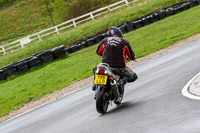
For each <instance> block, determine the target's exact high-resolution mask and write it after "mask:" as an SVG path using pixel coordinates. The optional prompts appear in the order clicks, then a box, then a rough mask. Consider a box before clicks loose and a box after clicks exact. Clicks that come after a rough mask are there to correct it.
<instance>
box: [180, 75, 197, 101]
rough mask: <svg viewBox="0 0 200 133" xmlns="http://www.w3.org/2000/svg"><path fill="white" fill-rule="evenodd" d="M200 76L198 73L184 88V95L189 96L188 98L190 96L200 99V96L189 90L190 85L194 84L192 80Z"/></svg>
mask: <svg viewBox="0 0 200 133" xmlns="http://www.w3.org/2000/svg"><path fill="white" fill-rule="evenodd" d="M198 76H200V73H198V74H197V75H196V76H194V77H193V78H192V79H191V80H190V81H189V82H188V83H187V84H186V85H185V86H184V88H183V89H182V95H183V96H185V97H187V98H190V99H194V100H200V97H199V96H196V95H193V94H191V93H190V92H189V87H190V85H191V84H192V82H193V81H194V80H195V79H196V78H197V77H198Z"/></svg>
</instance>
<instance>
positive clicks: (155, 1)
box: [0, 0, 185, 67]
mask: <svg viewBox="0 0 200 133" xmlns="http://www.w3.org/2000/svg"><path fill="white" fill-rule="evenodd" d="M182 1H185V0H138V1H137V2H136V3H135V4H133V5H132V6H130V7H129V8H123V9H121V10H117V11H115V12H110V13H108V14H107V15H106V16H104V17H100V18H98V19H96V20H95V21H90V22H88V23H85V24H82V25H81V26H79V27H77V28H73V29H71V30H68V31H66V32H63V33H62V34H59V35H54V36H52V37H51V38H48V39H45V40H43V41H42V42H35V43H32V44H30V45H29V46H27V47H26V48H24V49H21V50H19V51H17V52H14V53H11V54H9V55H6V56H0V67H4V66H6V65H8V64H11V63H14V62H16V61H18V60H20V59H23V58H26V57H29V56H31V55H32V54H34V53H36V52H39V51H42V50H46V49H50V48H52V47H55V46H59V45H63V44H64V45H65V46H66V47H68V46H69V45H71V44H72V43H73V42H75V41H77V40H80V39H83V38H86V37H87V36H91V35H95V34H96V33H98V32H101V31H103V30H105V29H106V28H109V27H111V26H113V25H118V24H122V23H125V22H127V21H130V20H134V19H136V18H140V17H142V16H144V15H147V14H149V13H151V12H153V11H156V10H158V9H161V8H164V7H168V6H170V5H173V4H175V3H179V2H182Z"/></svg>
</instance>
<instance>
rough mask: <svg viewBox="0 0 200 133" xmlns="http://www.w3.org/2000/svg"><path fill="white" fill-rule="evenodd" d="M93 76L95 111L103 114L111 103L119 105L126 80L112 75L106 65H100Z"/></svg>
mask: <svg viewBox="0 0 200 133" xmlns="http://www.w3.org/2000/svg"><path fill="white" fill-rule="evenodd" d="M94 74H95V79H94V85H95V100H96V110H97V112H98V113H100V114H104V113H106V112H107V109H108V106H109V104H110V103H111V102H112V101H114V103H115V104H117V105H119V104H121V102H122V99H123V96H124V84H125V83H126V80H125V77H120V76H118V75H115V74H113V72H112V71H111V68H110V66H109V65H108V64H106V63H100V64H99V65H98V66H97V69H96V71H95V72H94Z"/></svg>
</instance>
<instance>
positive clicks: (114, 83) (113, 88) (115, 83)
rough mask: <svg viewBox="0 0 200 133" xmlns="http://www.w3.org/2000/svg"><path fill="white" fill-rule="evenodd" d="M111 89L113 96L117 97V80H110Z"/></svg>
mask: <svg viewBox="0 0 200 133" xmlns="http://www.w3.org/2000/svg"><path fill="white" fill-rule="evenodd" d="M110 85H111V89H112V92H113V95H114V97H115V98H117V97H119V91H118V87H117V82H116V81H115V80H111V81H110Z"/></svg>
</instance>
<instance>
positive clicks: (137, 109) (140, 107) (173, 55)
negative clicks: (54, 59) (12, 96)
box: [0, 41, 200, 133]
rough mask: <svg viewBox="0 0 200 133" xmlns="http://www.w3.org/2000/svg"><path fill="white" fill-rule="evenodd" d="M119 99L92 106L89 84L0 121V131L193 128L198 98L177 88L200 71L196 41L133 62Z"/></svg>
mask: <svg viewBox="0 0 200 133" xmlns="http://www.w3.org/2000/svg"><path fill="white" fill-rule="evenodd" d="M133 70H134V71H135V72H136V73H137V74H138V76H139V79H138V80H137V81H136V82H135V83H131V84H127V85H126V88H125V97H124V100H123V103H122V104H121V105H119V106H116V105H114V104H112V106H109V109H108V113H106V114H105V115H99V114H98V113H97V112H96V109H95V101H94V99H93V97H94V92H93V91H91V86H89V87H86V88H83V89H81V90H80V91H77V92H75V93H72V94H70V95H67V96H65V97H62V98H61V99H58V100H56V101H54V102H51V103H49V104H46V105H44V106H42V107H39V108H37V109H35V110H32V111H30V112H28V113H25V114H23V115H21V116H19V117H16V118H14V119H11V120H9V121H7V122H5V123H2V124H1V125H0V133H8V132H9V133H10V132H11V133H199V132H200V106H199V104H200V101H197V100H192V99H188V98H186V97H184V96H182V94H181V90H182V88H183V87H184V86H185V84H186V83H187V82H188V81H189V80H190V79H191V78H192V77H194V76H195V75H196V74H197V73H199V71H200V41H197V42H195V43H192V44H189V45H186V46H184V47H182V48H179V49H177V50H175V51H173V52H170V53H167V54H165V55H162V56H160V57H158V58H155V59H153V60H150V61H147V62H145V63H143V64H140V65H138V66H135V67H134V68H133Z"/></svg>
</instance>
